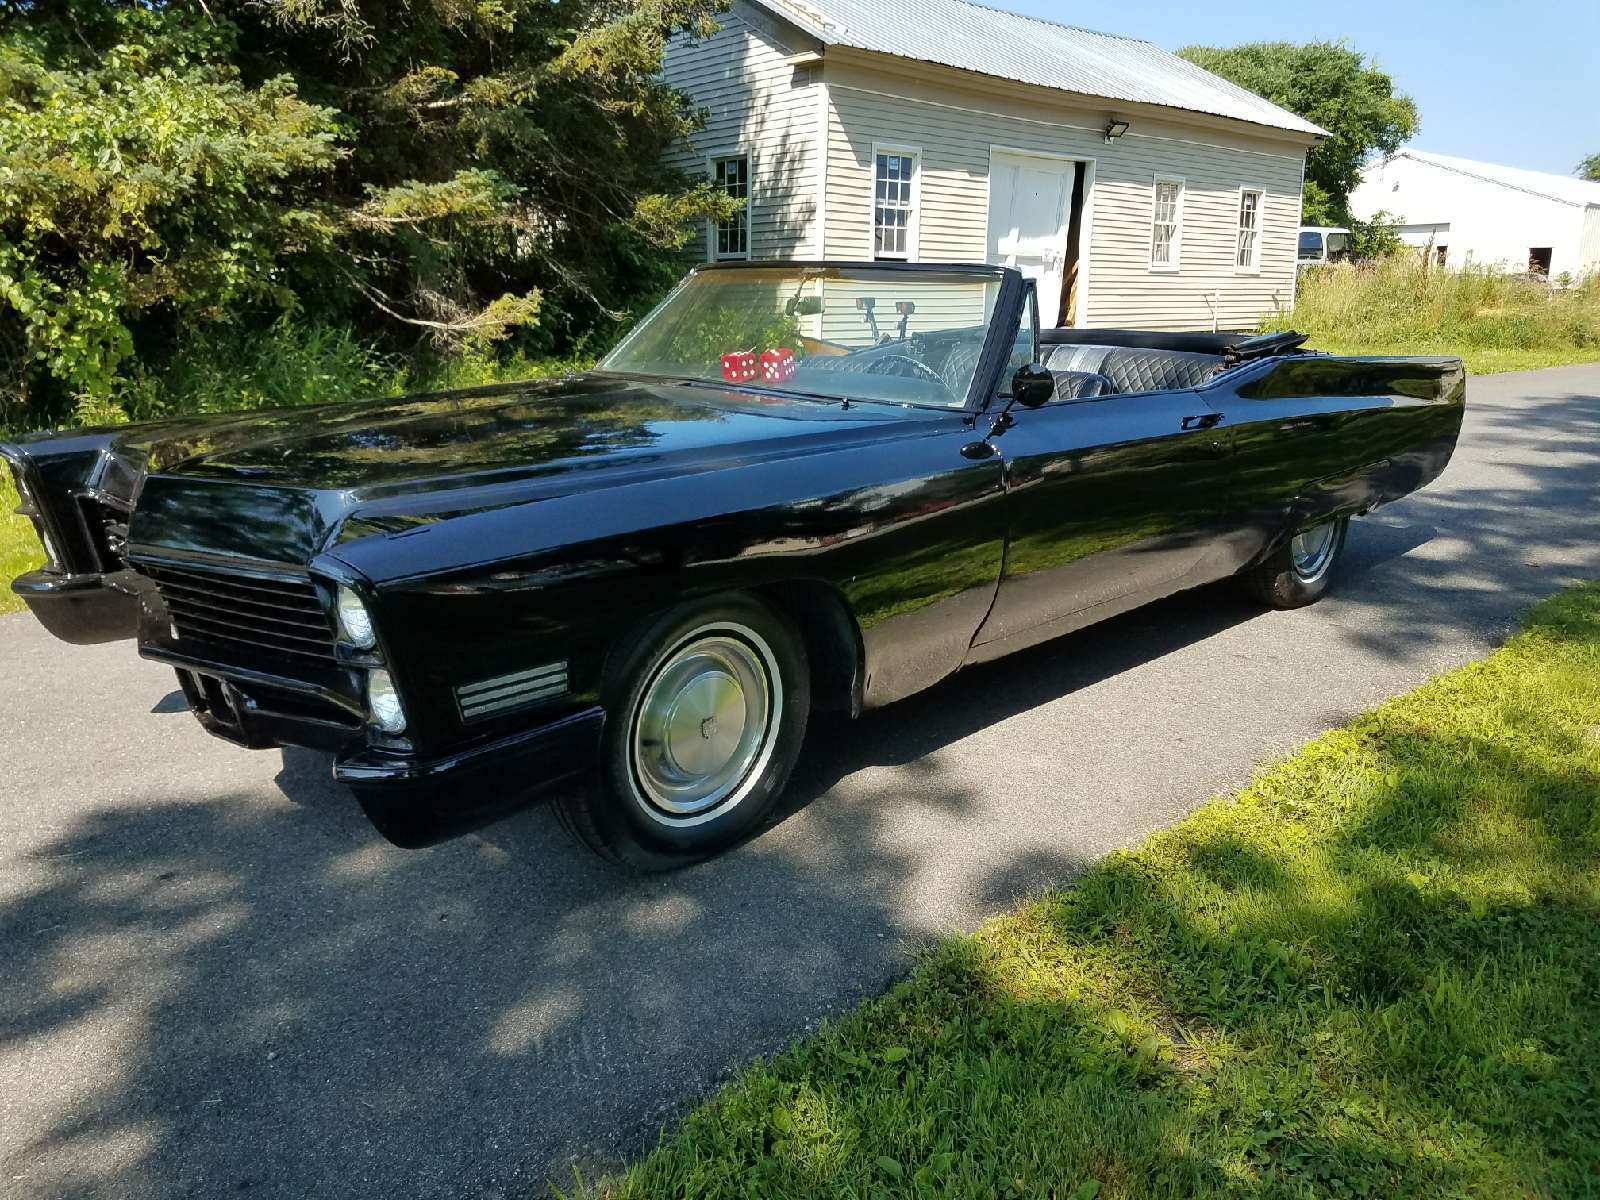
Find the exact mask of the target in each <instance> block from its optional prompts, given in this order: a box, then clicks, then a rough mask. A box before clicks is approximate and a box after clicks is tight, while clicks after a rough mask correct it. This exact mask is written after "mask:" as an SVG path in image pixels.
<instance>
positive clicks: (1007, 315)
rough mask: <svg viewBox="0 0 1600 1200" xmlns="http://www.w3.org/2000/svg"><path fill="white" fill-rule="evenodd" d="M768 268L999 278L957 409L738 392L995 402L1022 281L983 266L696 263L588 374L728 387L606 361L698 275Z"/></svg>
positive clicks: (977, 405)
mask: <svg viewBox="0 0 1600 1200" xmlns="http://www.w3.org/2000/svg"><path fill="white" fill-rule="evenodd" d="M773 269H778V270H788V271H793V272H795V273H796V274H797V275H798V274H800V273H802V272H805V271H816V270H828V271H873V272H879V273H882V272H893V273H904V274H921V275H971V276H974V277H976V278H984V279H996V280H999V283H1000V288H999V291H998V292H997V293H996V295H995V301H994V308H993V309H992V310H991V312H990V314H989V328H988V331H987V332H986V333H985V334H984V339H983V350H982V352H981V353H980V354H979V356H978V366H977V369H976V370H975V371H973V373H972V382H971V383H970V384H968V385H967V394H966V396H965V397H963V398H962V402H961V403H960V404H959V405H956V404H931V403H924V402H921V401H916V400H885V399H880V398H877V397H872V396H855V395H850V394H849V393H847V392H840V393H839V394H838V395H837V396H836V397H835V396H833V395H832V394H828V395H823V394H821V393H817V392H809V391H808V392H793V391H789V390H787V389H784V388H781V387H769V386H765V385H761V384H758V383H755V382H753V381H752V382H750V383H741V384H739V385H737V387H738V390H739V391H744V392H757V393H760V394H762V395H770V396H778V397H784V398H788V399H793V400H799V401H803V402H806V403H810V404H833V403H844V402H848V403H849V404H850V406H851V407H854V406H856V405H858V404H873V405H884V406H887V407H889V408H914V409H918V410H922V411H926V412H944V413H965V414H968V415H971V414H973V413H978V412H982V411H983V410H984V409H985V408H987V407H988V405H989V403H990V402H991V401H992V400H993V399H994V397H995V394H996V389H997V388H998V387H999V376H1000V369H1001V367H1002V366H1003V365H1004V364H1005V362H1006V361H1007V360H1009V359H1010V357H1011V347H1012V345H1013V343H1014V342H1015V341H1016V332H1015V330H1016V328H1017V323H1018V321H1020V320H1021V317H1022V311H1021V310H1022V305H1023V303H1024V290H1025V289H1024V283H1025V280H1024V279H1023V276H1022V274H1021V272H1019V271H1017V270H1016V269H1015V268H1014V267H1002V266H997V265H992V264H988V263H920V262H919V263H905V262H877V261H859V260H843V259H790V258H780V259H743V260H739V261H736V262H714V263H700V264H699V265H697V266H695V267H693V268H691V269H690V271H689V273H688V274H687V275H685V276H684V277H683V278H682V279H680V280H679V281H678V282H677V283H676V284H675V285H674V286H673V288H672V290H671V291H669V292H668V293H667V294H666V295H665V296H663V297H662V298H661V301H660V303H658V304H657V305H656V306H655V307H654V308H652V309H651V310H650V311H649V312H648V313H646V314H645V315H644V316H643V317H641V318H639V320H638V321H637V322H635V324H634V326H633V328H632V329H630V330H628V332H627V333H626V334H624V335H623V336H622V338H621V339H619V340H618V342H617V344H616V345H615V346H613V347H612V348H611V349H610V350H609V351H607V353H606V355H605V357H604V358H602V359H601V360H600V362H598V363H597V364H595V367H594V370H593V373H594V374H598V375H613V376H618V377H625V378H630V379H659V380H661V381H662V382H664V383H677V384H690V385H692V386H695V387H704V388H713V389H721V388H725V387H728V386H729V385H726V384H724V383H722V382H721V381H719V380H712V379H691V378H686V377H682V376H669V375H648V374H642V373H640V372H636V371H629V370H626V369H619V368H608V367H607V366H606V362H607V360H609V359H611V358H612V357H613V356H614V355H617V354H619V353H621V351H623V350H624V349H626V348H627V346H628V344H629V343H630V342H631V341H633V339H634V338H635V337H637V336H638V334H639V331H640V330H641V329H643V328H644V327H645V326H646V325H647V324H648V323H649V322H650V321H652V320H654V319H655V317H656V316H657V314H659V313H660V312H661V310H662V309H664V308H665V307H666V306H667V305H669V304H671V303H672V301H673V300H674V299H675V298H676V297H677V295H678V293H679V292H681V291H682V290H683V289H684V288H686V287H688V286H689V284H690V283H691V282H692V281H693V280H694V279H696V278H697V277H699V276H701V275H704V274H708V273H711V272H714V271H717V272H722V271H728V272H737V271H754V270H764V271H771V270H773Z"/></svg>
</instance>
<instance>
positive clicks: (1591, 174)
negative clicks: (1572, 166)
mask: <svg viewBox="0 0 1600 1200" xmlns="http://www.w3.org/2000/svg"><path fill="white" fill-rule="evenodd" d="M1573 174H1575V175H1577V177H1578V178H1579V179H1592V180H1594V181H1595V182H1596V183H1600V154H1591V155H1589V157H1588V158H1585V159H1584V160H1583V161H1582V162H1580V163H1579V164H1578V166H1577V169H1576V170H1575V171H1574V172H1573Z"/></svg>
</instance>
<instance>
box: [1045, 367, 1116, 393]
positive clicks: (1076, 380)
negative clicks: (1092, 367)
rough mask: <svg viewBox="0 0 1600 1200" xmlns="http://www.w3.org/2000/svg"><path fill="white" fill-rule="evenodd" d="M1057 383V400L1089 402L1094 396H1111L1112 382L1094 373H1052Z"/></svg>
mask: <svg viewBox="0 0 1600 1200" xmlns="http://www.w3.org/2000/svg"><path fill="white" fill-rule="evenodd" d="M1050 374H1051V375H1052V376H1054V378H1055V381H1056V399H1057V400H1088V399H1091V398H1092V397H1094V396H1109V395H1110V394H1111V391H1112V388H1111V380H1109V379H1107V378H1106V377H1105V376H1104V375H1097V374H1095V373H1094V372H1093V371H1051V372H1050Z"/></svg>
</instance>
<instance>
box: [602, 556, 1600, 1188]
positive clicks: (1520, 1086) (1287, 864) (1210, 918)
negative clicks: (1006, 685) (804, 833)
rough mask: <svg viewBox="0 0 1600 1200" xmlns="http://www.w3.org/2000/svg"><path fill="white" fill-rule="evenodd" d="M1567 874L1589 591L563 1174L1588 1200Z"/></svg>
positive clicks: (1598, 1108)
mask: <svg viewBox="0 0 1600 1200" xmlns="http://www.w3.org/2000/svg"><path fill="white" fill-rule="evenodd" d="M1116 802H1117V798H1116V797H1115V796H1114V795H1113V796H1107V797H1106V803H1107V804H1115V803H1116ZM1597 864H1600V586H1597V585H1587V586H1585V587H1581V588H1576V589H1573V590H1571V591H1568V592H1565V593H1563V594H1561V595H1559V596H1557V597H1555V598H1553V599H1551V600H1548V601H1546V602H1544V603H1542V604H1540V605H1539V606H1537V607H1536V608H1535V609H1534V610H1533V611H1532V613H1531V614H1530V616H1529V617H1528V618H1527V620H1526V624H1525V626H1524V628H1523V631H1522V632H1521V633H1520V634H1518V636H1516V637H1515V638H1514V639H1512V640H1511V641H1510V642H1509V643H1508V644H1507V645H1506V646H1505V647H1504V648H1502V649H1501V650H1499V651H1497V652H1496V653H1495V654H1493V655H1492V656H1490V657H1489V658H1488V659H1486V660H1484V661H1482V662H1478V663H1474V664H1471V665H1469V666H1466V667H1463V668H1461V669H1459V670H1455V671H1452V672H1450V673H1449V674H1446V675H1443V676H1440V677H1438V678H1436V679H1434V680H1432V681H1431V682H1429V683H1427V684H1425V685H1424V686H1422V687H1421V688H1419V689H1417V690H1416V691H1414V692H1411V693H1409V694H1407V695H1404V696H1401V697H1399V698H1397V699H1394V700H1391V701H1389V702H1388V703H1386V704H1384V705H1382V706H1381V707H1380V708H1378V709H1376V710H1375V711H1373V712H1371V713H1369V714H1367V715H1365V716H1362V717H1360V718H1358V719H1357V720H1355V721H1354V722H1353V723H1351V724H1350V725H1348V726H1346V727H1345V728H1342V729H1338V730H1335V731H1333V732H1331V733H1328V734H1326V735H1324V736H1322V737H1320V738H1318V739H1316V740H1315V741H1313V742H1311V743H1309V744H1308V745H1306V746H1305V747H1304V748H1302V749H1301V750H1300V751H1298V752H1297V753H1296V754H1294V755H1293V756H1291V757H1290V758H1288V759H1286V760H1285V761H1282V762H1280V763H1278V764H1276V765H1273V766H1269V767H1266V768H1264V769H1262V770H1261V771H1259V772H1258V773H1257V775H1256V777H1255V778H1254V779H1253V780H1252V782H1251V783H1250V784H1249V786H1247V787H1246V788H1244V789H1243V790H1242V791H1240V792H1239V793H1237V794H1236V795H1233V796H1230V797H1226V798H1222V799H1218V800H1214V801H1213V802H1212V803H1210V804H1209V805H1207V806H1206V807H1204V808H1202V809H1201V810H1199V811H1198V812H1196V813H1195V814H1194V815H1193V816H1191V817H1189V818H1188V819H1187V820H1185V821H1183V822H1182V823H1181V824H1179V825H1178V826H1176V827H1174V828H1173V829H1171V830H1168V831H1166V832H1163V833H1161V834H1158V835H1156V836H1154V837H1152V838H1150V839H1149V840H1147V841H1146V842H1144V843H1143V844H1142V845H1140V846H1139V847H1137V848H1136V849H1134V850H1131V851H1128V852H1123V853H1119V854H1117V855H1114V856H1113V857H1111V858H1109V859H1107V860H1106V861H1104V862H1103V863H1101V864H1100V865H1098V866H1096V867H1094V868H1093V869H1091V870H1090V871H1089V872H1088V873H1087V874H1085V875H1084V876H1083V877H1082V878H1081V879H1080V880H1079V881H1078V882H1077V884H1076V885H1075V886H1074V887H1072V888H1071V889H1069V890H1065V891H1060V892H1056V893H1053V894H1049V895H1046V896H1044V897H1042V898H1041V899H1039V900H1037V901H1036V902H1034V903H1032V904H1030V905H1028V906H1027V907H1026V908H1024V909H1022V910H1021V911H1020V912H1017V913H1015V914H1012V915H1009V916H1005V917H1001V918H998V919H996V920H994V921H992V922H990V923H989V924H988V925H986V926H985V927H984V928H983V929H981V930H980V931H979V932H978V933H976V934H974V935H971V936H959V937H952V938H949V939H947V940H945V941H944V942H943V943H941V944H940V945H938V946H937V947H936V948H934V949H933V950H932V951H930V952H929V953H928V954H927V955H926V956H925V957H924V958H923V959H922V960H921V962H920V964H919V965H918V966H917V968H916V970H915V971H914V973H913V974H912V976H911V977H910V978H909V979H908V980H906V981H905V982H903V983H901V984H899V985H898V986H896V987H895V988H894V989H892V990H891V991H890V992H889V993H888V994H886V995H884V996H882V997H880V998H878V999H876V1000H873V1001H869V1002H868V1003H866V1004H864V1005H863V1006H862V1007H861V1008H860V1009H858V1010H857V1011H856V1012H854V1013H853V1014H852V1015H849V1016H848V1017H845V1018H843V1019H841V1020H840V1021H838V1022H837V1023H835V1024H832V1025H830V1026H828V1027H825V1028H824V1029H823V1030H822V1031H821V1032H820V1033H819V1034H817V1035H816V1036H814V1037H812V1038H810V1039H808V1040H806V1041H804V1042H802V1043H799V1044H797V1045H796V1046H795V1047H793V1048H791V1049H790V1050H789V1051H787V1052H786V1053H783V1054H781V1055H779V1056H778V1057H777V1058H776V1059H774V1060H772V1061H769V1062H763V1063H758V1064H756V1065H754V1066H752V1067H750V1068H748V1069H747V1070H745V1071H744V1072H743V1073H742V1074H741V1075H740V1076H738V1077H737V1078H735V1079H734V1080H733V1081H732V1082H731V1083H729V1084H728V1085H727V1086H725V1087H724V1088H723V1089H722V1090H721V1091H720V1092H719V1093H717V1094H716V1095H715V1096H713V1097H712V1098H711V1099H710V1100H708V1101H707V1102H705V1103H703V1104H701V1105H700V1106H698V1107H697V1108H696V1109H695V1110H694V1111H693V1112H692V1113H691V1114H690V1115H689V1116H688V1117H687V1119H686V1120H685V1121H684V1122H683V1124H682V1125H681V1127H680V1128H679V1129H678V1130H677V1132H676V1133H674V1134H673V1135H672V1136H671V1137H670V1138H667V1139H664V1140H663V1142H662V1143H661V1145H660V1147H659V1148H658V1149H657V1150H655V1151H654V1152H653V1153H651V1154H649V1155H648V1156H647V1157H645V1158H644V1159H643V1160H642V1161H641V1162H639V1163H637V1164H636V1165H635V1166H633V1167H632V1168H631V1169H630V1170H628V1171H627V1173H626V1174H625V1175H622V1176H619V1177H616V1178H611V1179H605V1180H602V1181H600V1182H599V1183H598V1184H585V1183H583V1182H582V1181H579V1183H578V1185H577V1190H578V1192H579V1194H582V1195H587V1196H605V1197H624V1196H626V1197H633V1196H639V1197H645V1196H649V1197H660V1196H695V1197H700V1196H707V1197H710V1196H741V1197H744V1196H748V1197H778V1196H793V1197H812V1196H818V1195H831V1196H850V1197H871V1196H940V1197H946V1196H963V1197H964V1196H970V1197H992V1196H1038V1197H1054V1198H1057V1200H1089V1198H1090V1197H1098V1198H1099V1200H1108V1198H1110V1197H1141V1198H1144V1197H1162V1196H1170V1197H1190V1196H1223V1195H1226V1196H1301V1195H1305V1196H1312V1195H1315V1196H1325V1195H1339V1196H1374V1197H1377V1196H1382V1197H1388V1196H1399V1195H1406V1196H1450V1197H1459V1196H1493V1197H1509V1196H1552V1197H1553V1196H1561V1197H1568V1196H1586V1195H1595V1194H1596V1193H1597V1191H1600V866H1597ZM819 936H826V934H825V931H819Z"/></svg>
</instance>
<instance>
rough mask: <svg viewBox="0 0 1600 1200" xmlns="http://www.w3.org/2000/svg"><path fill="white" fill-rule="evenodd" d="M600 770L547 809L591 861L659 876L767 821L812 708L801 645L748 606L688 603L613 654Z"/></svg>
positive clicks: (775, 619)
mask: <svg viewBox="0 0 1600 1200" xmlns="http://www.w3.org/2000/svg"><path fill="white" fill-rule="evenodd" d="M602 691H603V696H602V699H603V702H604V705H605V709H606V732H605V735H604V737H603V739H602V743H601V754H600V763H599V768H598V770H597V771H596V773H595V777H594V779H593V780H591V781H590V786H589V787H588V788H587V789H586V790H585V791H584V792H582V793H580V794H573V795H566V796H563V797H561V798H560V799H558V800H557V801H556V807H557V812H558V814H559V815H560V817H561V820H562V823H563V824H564V825H565V826H566V827H567V828H568V829H569V830H570V831H571V832H572V833H573V834H574V835H575V836H576V837H577V838H578V839H579V840H580V841H581V842H583V843H584V844H585V845H587V846H588V847H589V848H590V849H591V850H594V851H595V852H596V853H598V854H600V855H601V856H603V857H605V858H609V859H611V860H612V861H614V862H619V863H623V864H625V865H628V866H632V867H637V868H641V869H643V870H668V869H671V868H673V867H678V866H683V865H686V864H688V863H691V862H694V861H696V860H698V859H702V858H705V857H707V856H708V855H711V854H714V853H716V852H717V851H718V850H722V849H725V848H726V847H728V846H730V845H732V844H733V843H735V842H737V841H739V840H740V839H741V838H743V837H746V836H747V835H749V834H750V833H751V832H753V831H754V830H756V829H757V828H759V827H760V825H761V824H762V822H763V821H764V820H765V819H766V818H767V817H768V816H769V815H770V814H771V811H772V809H773V807H774V805H775V804H776V802H777V799H778V795H779V793H780V792H781V791H782V789H783V785H784V783H785V782H787V780H788V777H789V772H790V770H791V769H792V768H793V766H794V763H795V759H796V758H797V757H798V755H799V752H800V743H801V741H802V740H803V738H804V737H805V728H806V719H807V717H808V716H809V713H810V708H811V696H810V686H809V671H808V664H807V662H806V653H805V646H804V643H803V642H802V641H801V640H800V638H799V637H798V636H797V635H796V633H795V631H794V630H793V629H792V628H791V627H790V625H789V624H788V622H786V621H784V620H783V619H782V618H781V617H779V616H778V615H777V614H776V613H774V612H772V610H770V609H769V608H767V607H766V606H765V605H763V604H761V603H759V602H758V601H756V600H754V599H752V598H750V597H747V596H729V597H725V598H721V599H718V600H715V601H709V602H702V603H696V604H691V605H685V606H683V607H681V608H679V609H675V610H674V611H672V612H670V613H667V614H666V615H665V616H663V617H661V618H660V619H659V620H657V621H655V622H653V623H652V624H651V625H649V626H647V627H646V628H644V629H642V630H640V631H638V632H637V633H636V634H635V635H634V636H633V637H631V638H630V639H628V640H627V641H626V642H625V643H624V644H623V645H621V646H619V647H618V649H617V651H616V652H615V653H614V654H613V655H612V658H611V662H610V663H609V664H608V667H607V671H606V680H605V683H604V685H603V688H602Z"/></svg>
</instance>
